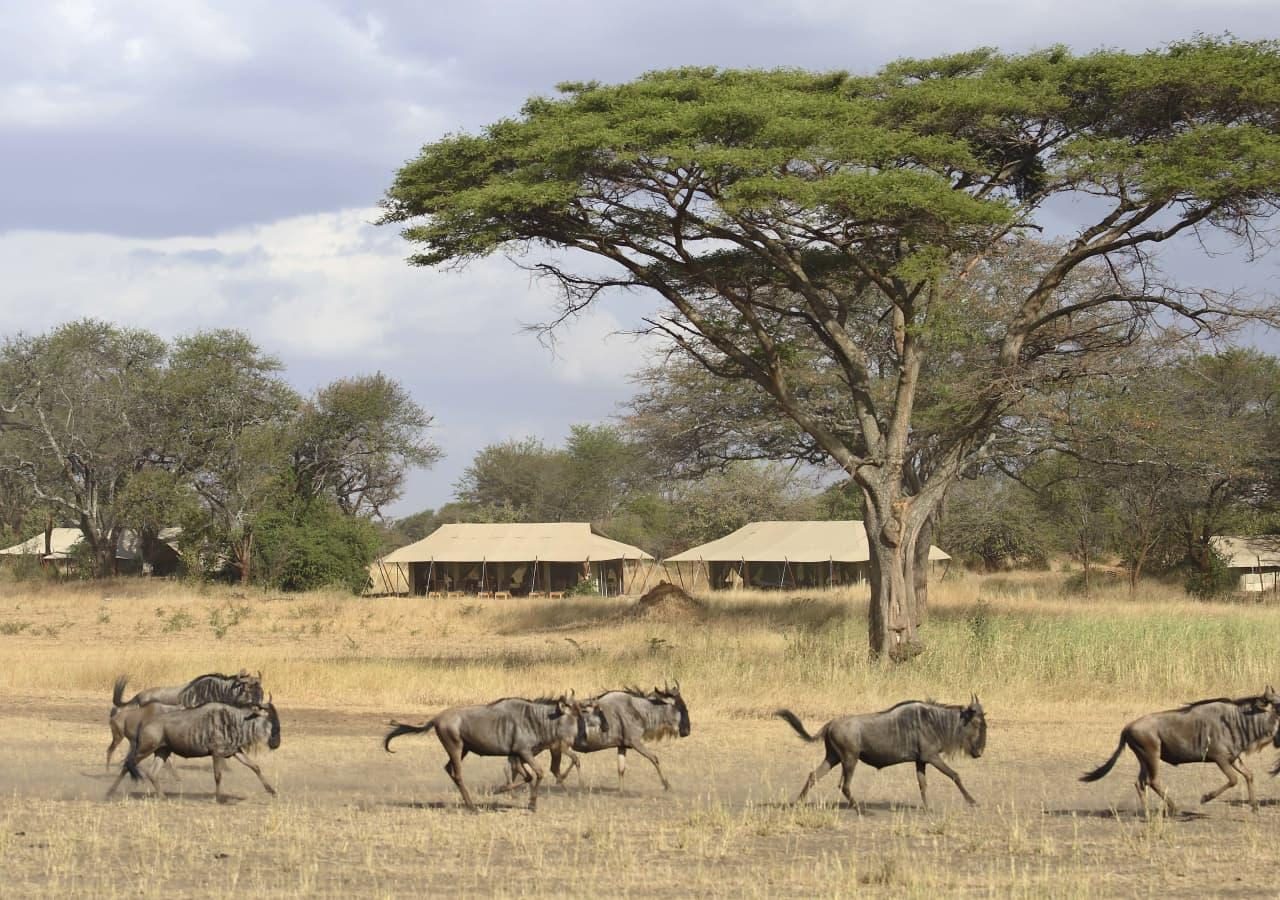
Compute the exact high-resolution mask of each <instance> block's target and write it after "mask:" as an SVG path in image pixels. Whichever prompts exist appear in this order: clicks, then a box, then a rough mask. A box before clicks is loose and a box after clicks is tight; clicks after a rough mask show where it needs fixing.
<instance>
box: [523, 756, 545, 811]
mask: <svg viewBox="0 0 1280 900" xmlns="http://www.w3.org/2000/svg"><path fill="white" fill-rule="evenodd" d="M520 759H521V761H522V762H523V763H524V766H525V770H526V771H531V772H533V781H531V782H529V810H530V812H532V811H533V810H536V809H537V808H538V785H539V784H541V783H542V769H540V768H538V764H537V763H536V762H534V759H533V754H532V753H530V752H529V751H528V750H521V751H520Z"/></svg>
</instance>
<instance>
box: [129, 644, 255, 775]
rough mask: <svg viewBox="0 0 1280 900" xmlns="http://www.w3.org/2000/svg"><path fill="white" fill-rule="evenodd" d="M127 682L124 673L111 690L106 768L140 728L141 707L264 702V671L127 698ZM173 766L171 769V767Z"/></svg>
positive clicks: (152, 690)
mask: <svg viewBox="0 0 1280 900" xmlns="http://www.w3.org/2000/svg"><path fill="white" fill-rule="evenodd" d="M128 683H129V676H128V675H121V676H120V677H119V678H117V679H116V683H115V686H114V687H113V689H112V691H111V712H110V714H109V715H108V719H107V724H109V725H110V726H111V745H110V746H109V747H107V768H111V756H112V754H114V753H115V752H116V747H118V746H120V742H121V741H123V740H125V739H127V738H128V737H129V736H130V735H132V734H133V732H134V730H135V729H136V728H137V727H138V722H139V721H140V720H139V717H138V710H140V709H142V708H143V707H145V706H146V705H148V704H151V703H159V704H162V705H164V706H167V707H172V708H181V707H188V708H190V707H196V706H200V705H201V704H203V703H210V702H218V703H228V704H230V705H232V706H249V705H251V704H254V703H261V702H262V673H261V672H259V673H258V674H257V675H250V674H249V673H248V672H246V671H245V670H243V669H241V670H240V674H238V675H222V674H219V673H213V674H210V675H201V676H200V677H199V678H193V679H192V680H191V681H188V682H187V683H186V684H184V685H180V686H179V687H163V688H147V689H146V690H144V691H139V692H138V693H137V694H135V695H134V696H133V697H131V698H130V699H128V700H125V699H124V688H125V685H126V684H128ZM170 769H171V770H172V766H170Z"/></svg>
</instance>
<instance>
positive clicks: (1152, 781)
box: [1144, 762, 1178, 816]
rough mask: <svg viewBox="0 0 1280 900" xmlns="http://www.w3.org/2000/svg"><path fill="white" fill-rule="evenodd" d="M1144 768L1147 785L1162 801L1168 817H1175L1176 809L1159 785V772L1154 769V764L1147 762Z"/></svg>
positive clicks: (1162, 786)
mask: <svg viewBox="0 0 1280 900" xmlns="http://www.w3.org/2000/svg"><path fill="white" fill-rule="evenodd" d="M1144 768H1145V769H1146V770H1147V785H1148V786H1149V787H1150V788H1151V790H1153V791H1155V792H1156V794H1157V796H1159V797H1160V799H1161V800H1163V801H1164V806H1165V809H1166V810H1168V812H1169V815H1171V816H1172V815H1176V814H1177V812H1178V807H1177V806H1176V805H1174V802H1173V801H1172V800H1170V799H1169V795H1168V794H1166V793H1165V791H1164V785H1162V784H1161V783H1160V770H1159V769H1158V768H1156V763H1154V762H1149V763H1147V764H1146V765H1145V766H1144Z"/></svg>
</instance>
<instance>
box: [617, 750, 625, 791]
mask: <svg viewBox="0 0 1280 900" xmlns="http://www.w3.org/2000/svg"><path fill="white" fill-rule="evenodd" d="M626 774H627V748H626V747H619V748H618V790H622V776H623V775H626Z"/></svg>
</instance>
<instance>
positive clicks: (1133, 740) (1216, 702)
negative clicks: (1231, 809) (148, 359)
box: [1080, 685, 1280, 813]
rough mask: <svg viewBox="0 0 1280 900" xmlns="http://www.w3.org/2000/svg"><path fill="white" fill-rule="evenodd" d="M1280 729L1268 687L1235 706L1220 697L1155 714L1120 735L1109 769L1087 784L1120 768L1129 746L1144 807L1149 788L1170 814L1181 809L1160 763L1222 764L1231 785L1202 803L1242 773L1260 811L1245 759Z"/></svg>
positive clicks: (1279, 712)
mask: <svg viewBox="0 0 1280 900" xmlns="http://www.w3.org/2000/svg"><path fill="white" fill-rule="evenodd" d="M1278 726H1280V695H1277V694H1276V693H1275V692H1274V691H1273V690H1272V689H1271V686H1270V685H1268V686H1267V689H1266V690H1265V691H1264V692H1263V693H1261V694H1259V695H1257V696H1255V697H1241V698H1239V699H1236V700H1231V699H1229V698H1226V697H1219V698H1215V699H1212V700H1199V701H1197V702H1195V703H1189V704H1187V705H1186V706H1183V707H1181V708H1179V709H1169V710H1165V711H1164V712H1157V713H1151V714H1149V715H1145V716H1143V717H1142V718H1140V719H1135V720H1133V721H1132V722H1130V723H1129V724H1128V725H1126V726H1124V730H1123V731H1121V732H1120V743H1119V744H1118V745H1117V746H1116V752H1115V753H1113V754H1111V758H1110V759H1109V760H1107V761H1106V762H1105V763H1103V764H1102V765H1100V766H1099V767H1098V768H1096V769H1094V770H1093V771H1092V772H1088V773H1086V774H1085V775H1082V776H1081V778H1080V780H1081V781H1097V780H1098V779H1100V778H1102V777H1103V776H1104V775H1106V774H1107V773H1108V772H1110V771H1111V767H1112V766H1114V765H1115V764H1116V760H1117V759H1119V758H1120V754H1121V752H1123V750H1124V748H1125V747H1126V746H1127V747H1128V748H1129V749H1130V750H1132V751H1133V755H1134V756H1136V757H1138V780H1137V782H1136V783H1135V787H1136V788H1137V791H1138V801H1139V802H1140V803H1141V804H1142V806H1143V808H1144V809H1145V808H1146V805H1147V787H1148V786H1150V787H1151V789H1152V790H1154V791H1155V792H1156V793H1157V794H1158V795H1159V796H1160V799H1161V800H1163V801H1164V802H1165V806H1166V807H1167V808H1168V810H1169V812H1170V813H1176V812H1177V807H1175V806H1174V804H1173V801H1172V800H1170V799H1169V795H1168V794H1166V793H1165V791H1164V787H1163V786H1162V785H1161V784H1160V762H1161V761H1162V760H1163V761H1164V762H1167V763H1168V764H1169V765H1171V766H1180V765H1182V764H1183V763H1216V764H1217V766H1218V768H1219V769H1221V770H1222V774H1223V775H1226V776H1227V783H1226V784H1224V785H1223V786H1222V787H1220V788H1218V789H1217V790H1215V791H1209V792H1208V793H1207V794H1205V795H1204V796H1203V797H1201V798H1200V802H1201V803H1208V802H1209V801H1210V800H1212V799H1214V798H1215V797H1217V796H1218V795H1220V794H1221V793H1222V792H1223V791H1226V790H1227V789H1228V788H1233V787H1235V786H1236V785H1237V784H1239V781H1238V780H1237V779H1236V773H1237V772H1239V773H1240V774H1241V775H1243V776H1244V783H1245V785H1246V786H1247V787H1248V790H1249V805H1250V806H1251V807H1253V811H1254V812H1257V811H1258V800H1257V798H1256V797H1255V796H1254V793H1253V773H1252V772H1250V771H1249V770H1248V769H1247V768H1245V765H1244V763H1243V762H1242V761H1241V759H1240V757H1241V756H1242V755H1244V754H1245V753H1249V752H1251V751H1253V750H1258V749H1261V748H1262V746H1263V745H1264V744H1266V743H1267V742H1268V741H1273V740H1274V739H1275V737H1276V729H1277V727H1278Z"/></svg>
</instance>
